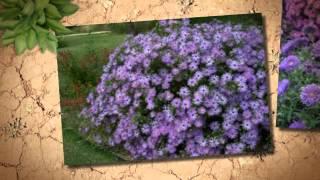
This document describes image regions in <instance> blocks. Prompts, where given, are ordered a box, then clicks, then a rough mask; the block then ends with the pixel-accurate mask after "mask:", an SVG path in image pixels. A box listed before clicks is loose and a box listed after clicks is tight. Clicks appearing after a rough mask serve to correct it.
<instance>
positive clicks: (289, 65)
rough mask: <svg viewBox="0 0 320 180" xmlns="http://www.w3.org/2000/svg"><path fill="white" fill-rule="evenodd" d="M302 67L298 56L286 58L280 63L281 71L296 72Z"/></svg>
mask: <svg viewBox="0 0 320 180" xmlns="http://www.w3.org/2000/svg"><path fill="white" fill-rule="evenodd" d="M299 65H300V60H299V58H298V57H297V56H293V55H290V56H288V57H286V58H284V59H283V60H282V61H281V63H280V66H279V68H280V70H282V71H287V72H289V71H292V70H295V69H296V68H297V67H298V66H299Z"/></svg>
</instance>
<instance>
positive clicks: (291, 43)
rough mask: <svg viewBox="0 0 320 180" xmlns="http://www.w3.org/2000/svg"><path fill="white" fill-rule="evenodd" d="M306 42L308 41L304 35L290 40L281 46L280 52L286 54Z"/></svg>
mask: <svg viewBox="0 0 320 180" xmlns="http://www.w3.org/2000/svg"><path fill="white" fill-rule="evenodd" d="M308 42H309V40H308V38H305V37H303V38H296V39H294V40H290V41H288V42H287V43H285V44H284V45H283V46H282V47H281V54H282V55H286V54H288V53H289V52H290V51H292V50H294V49H295V48H297V47H300V46H305V45H307V44H308Z"/></svg>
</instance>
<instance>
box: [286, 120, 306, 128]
mask: <svg viewBox="0 0 320 180" xmlns="http://www.w3.org/2000/svg"><path fill="white" fill-rule="evenodd" d="M289 128H290V129H305V128H306V125H305V124H304V122H303V121H301V120H296V121H293V122H292V123H291V124H290V125H289Z"/></svg>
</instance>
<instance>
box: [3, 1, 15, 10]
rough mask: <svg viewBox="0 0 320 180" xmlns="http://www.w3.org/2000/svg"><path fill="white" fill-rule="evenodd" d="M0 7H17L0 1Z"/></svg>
mask: <svg viewBox="0 0 320 180" xmlns="http://www.w3.org/2000/svg"><path fill="white" fill-rule="evenodd" d="M0 5H1V6H2V7H6V8H11V7H15V5H14V4H9V3H7V2H5V1H0Z"/></svg>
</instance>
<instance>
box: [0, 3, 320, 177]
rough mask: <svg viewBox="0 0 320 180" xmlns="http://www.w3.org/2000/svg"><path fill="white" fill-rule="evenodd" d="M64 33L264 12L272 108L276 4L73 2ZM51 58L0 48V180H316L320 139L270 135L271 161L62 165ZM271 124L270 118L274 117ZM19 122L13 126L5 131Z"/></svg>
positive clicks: (297, 134) (319, 136)
mask: <svg viewBox="0 0 320 180" xmlns="http://www.w3.org/2000/svg"><path fill="white" fill-rule="evenodd" d="M76 3H77V4H79V5H80V10H79V11H78V12H77V13H76V14H75V15H73V16H72V17H69V18H66V19H64V23H65V25H83V24H100V23H109V22H122V21H133V20H151V19H164V18H178V17H194V16H209V15H227V14H241V13H253V12H261V13H262V14H263V15H264V16H265V23H266V35H267V40H268V43H267V49H268V61H269V67H270V76H271V78H270V80H271V83H270V84H271V92H270V94H271V97H272V101H271V104H272V110H273V111H275V107H276V95H275V94H274V92H276V86H277V77H278V74H277V72H276V71H273V70H272V69H273V67H274V66H276V65H277V63H278V52H279V35H280V15H281V1H280V0H77V1H76ZM59 112H60V105H59V91H58V74H57V63H56V55H55V54H51V53H48V52H47V53H45V54H41V53H40V52H39V50H33V51H32V52H28V53H25V54H24V55H22V56H20V57H16V56H15V53H14V51H13V48H12V47H7V48H0V179H5V180H6V179H17V178H19V179H33V180H35V179H165V180H170V179H217V180H224V179H243V180H251V179H252V180H256V179H275V180H278V179H280V180H286V179H290V180H295V179H307V180H319V179H320V152H319V149H320V134H319V133H317V132H293V131H280V130H279V129H278V128H275V127H274V128H273V132H274V141H275V153H274V154H270V155H267V156H265V157H261V158H260V157H252V156H242V157H229V158H210V159H197V160H185V161H170V162H155V163H143V164H130V165H113V166H95V167H81V168H68V167H67V166H64V164H63V147H62V132H61V119H60V115H59ZM272 120H273V124H275V116H274V115H273V118H272ZM13 122H16V125H14V124H12V125H10V124H9V123H13Z"/></svg>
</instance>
